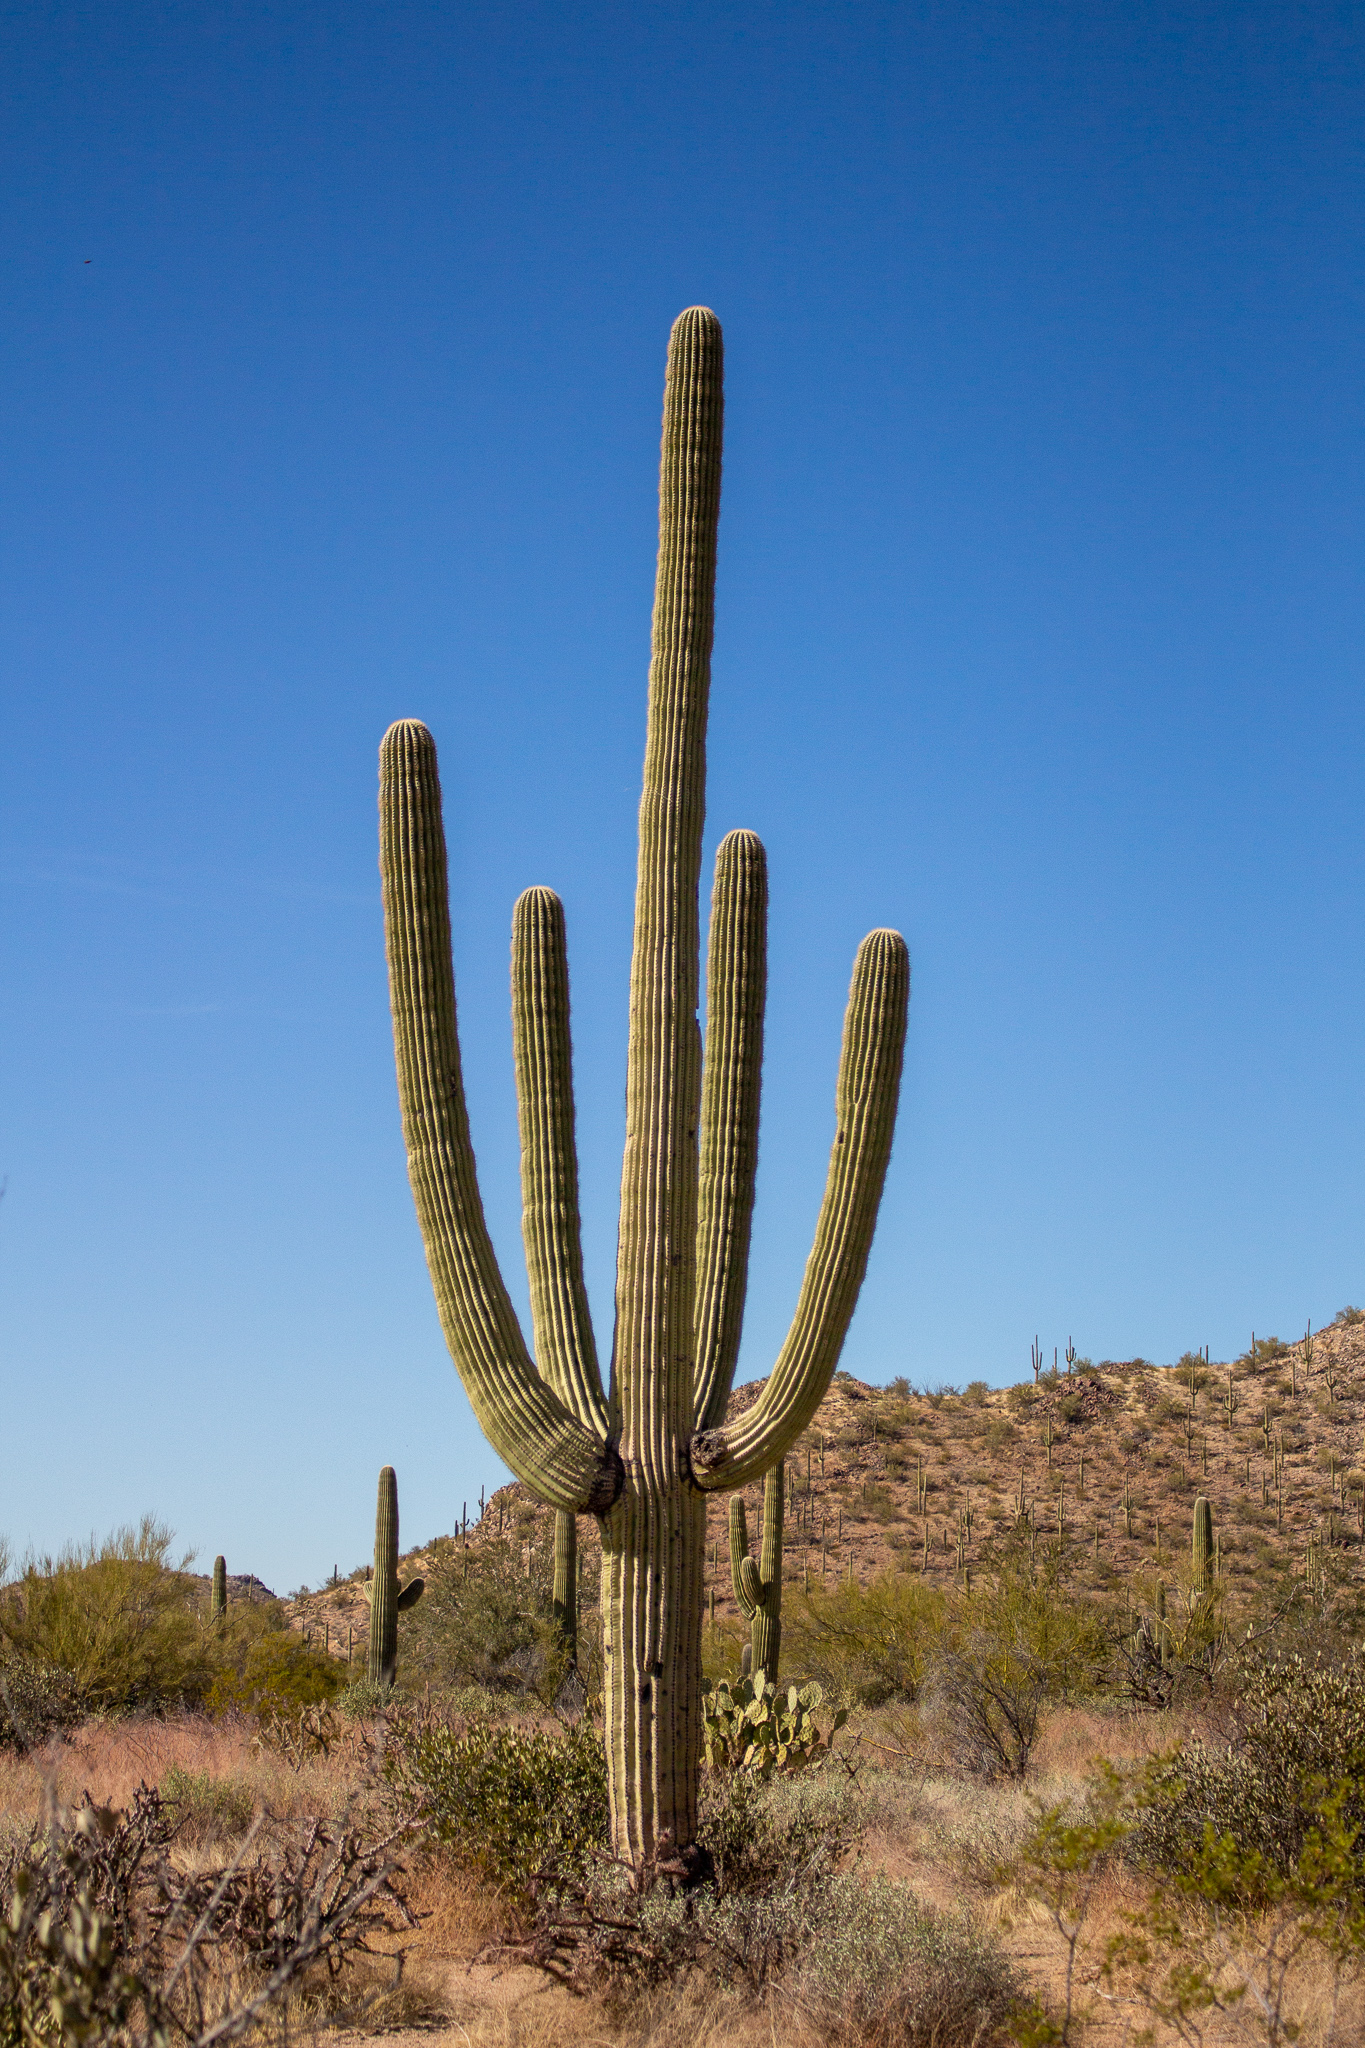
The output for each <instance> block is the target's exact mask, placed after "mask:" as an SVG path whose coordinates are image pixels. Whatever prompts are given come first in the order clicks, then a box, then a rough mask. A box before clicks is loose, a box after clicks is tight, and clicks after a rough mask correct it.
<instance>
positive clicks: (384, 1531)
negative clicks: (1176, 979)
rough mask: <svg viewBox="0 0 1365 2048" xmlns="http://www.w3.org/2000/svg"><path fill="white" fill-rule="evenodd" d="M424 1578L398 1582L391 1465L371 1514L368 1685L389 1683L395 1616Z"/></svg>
mask: <svg viewBox="0 0 1365 2048" xmlns="http://www.w3.org/2000/svg"><path fill="white" fill-rule="evenodd" d="M424 1584H425V1581H424V1580H422V1579H409V1581H408V1583H407V1585H406V1586H404V1587H403V1589H402V1590H401V1592H400V1590H399V1586H398V1475H397V1473H396V1472H395V1471H394V1469H393V1467H392V1465H385V1466H384V1468H383V1470H382V1471H381V1472H380V1474H379V1500H378V1503H377V1505H376V1507H375V1514H374V1577H373V1578H372V1579H370V1580H368V1581H367V1583H366V1586H365V1597H366V1599H367V1600H368V1601H369V1603H370V1657H369V1667H368V1672H367V1676H368V1678H369V1681H370V1684H371V1685H382V1686H384V1687H385V1688H387V1687H389V1686H391V1685H392V1684H393V1681H394V1677H395V1675H396V1673H397V1670H398V1617H399V1615H400V1614H405V1613H406V1612H407V1610H408V1608H409V1607H415V1606H416V1605H417V1602H418V1601H419V1600H420V1599H421V1597H422V1588H423V1585H424Z"/></svg>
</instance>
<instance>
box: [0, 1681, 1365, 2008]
mask: <svg viewBox="0 0 1365 2048" xmlns="http://www.w3.org/2000/svg"><path fill="white" fill-rule="evenodd" d="M897 1725H898V1724H895V1723H893V1722H892V1721H890V1720H888V1721H887V1722H886V1723H885V1724H883V1725H882V1734H883V1736H884V1737H886V1738H887V1740H888V1745H889V1746H891V1747H894V1746H895V1745H894V1744H893V1743H891V1742H890V1737H891V1734H892V1732H893V1729H894V1728H895V1727H896V1726H897ZM1187 1727H1188V1722H1187V1719H1184V1718H1181V1717H1179V1716H1174V1715H1147V1716H1135V1715H1127V1714H1112V1715H1111V1714H1101V1713H1097V1712H1086V1711H1080V1710H1073V1709H1067V1710H1063V1711H1059V1712H1057V1713H1054V1714H1053V1715H1052V1716H1051V1717H1050V1719H1049V1720H1048V1721H1047V1723H1046V1725H1045V1728H1044V1731H1043V1734H1042V1738H1041V1740H1040V1742H1039V1744H1038V1747H1037V1751H1036V1758H1037V1770H1036V1773H1035V1775H1034V1776H1033V1777H1032V1778H1031V1780H1030V1783H1029V1785H1028V1786H1027V1787H1026V1788H1021V1787H1019V1786H1016V1785H993V1786H982V1785H980V1784H976V1783H973V1782H971V1781H968V1780H966V1779H964V1778H962V1777H961V1776H958V1775H955V1774H953V1773H951V1772H948V1771H944V1770H930V1769H925V1768H918V1769H916V1768H912V1767H909V1766H907V1765H906V1764H905V1763H904V1762H901V1763H900V1764H899V1765H898V1766H896V1767H891V1768H888V1767H881V1768H877V1767H874V1766H871V1765H869V1766H867V1767H865V1768H864V1769H863V1771H862V1772H861V1774H860V1779H859V1783H860V1786H861V1789H862V1793H863V1795H864V1797H865V1799H866V1811H867V1819H868V1829H867V1835H866V1839H865V1841H864V1844H863V1849H862V1854H861V1867H862V1868H863V1869H865V1870H867V1871H868V1872H873V1871H882V1872H885V1873H886V1874H887V1875H890V1876H893V1877H896V1878H899V1879H902V1880H904V1881H906V1882H908V1883H909V1884H910V1886H911V1887H912V1888H913V1890H914V1891H915V1893H916V1894H917V1896H919V1897H920V1898H921V1899H922V1900H923V1901H924V1902H925V1903H926V1904H928V1905H931V1906H934V1907H937V1908H939V1909H941V1910H945V1911H949V1912H958V1911H960V1910H962V1908H963V1907H964V1904H965V1905H966V1907H967V1908H968V1909H969V1910H970V1912H971V1914H972V1916H973V1917H974V1918H975V1919H976V1920H977V1922H978V1923H979V1924H981V1925H982V1926H984V1927H989V1928H991V1929H993V1930H994V1931H996V1932H997V1933H998V1934H999V1936H1000V1938H1001V1939H1002V1940H1003V1942H1004V1944H1005V1946H1006V1948H1007V1949H1008V1951H1009V1953H1010V1955H1011V1956H1012V1958H1013V1959H1014V1960H1015V1962H1016V1963H1017V1964H1018V1965H1019V1966H1020V1967H1021V1968H1022V1969H1023V1970H1024V1971H1025V1972H1026V1973H1027V1974H1028V1976H1029V1977H1030V1979H1031V1980H1032V1982H1033V1983H1034V1985H1035V1986H1036V1988H1037V1989H1038V1991H1039V1992H1040V1993H1041V1994H1042V1996H1043V1997H1044V1999H1045V2000H1046V2001H1047V2002H1048V2003H1049V2004H1051V2005H1052V2006H1053V2008H1054V2009H1055V2008H1056V2005H1057V2003H1058V2001H1059V2000H1060V1997H1061V1991H1062V1983H1063V1970H1064V1962H1065V1955H1064V1949H1063V1945H1062V1942H1061V1940H1060V1938H1059V1936H1058V1934H1057V1931H1056V1929H1055V1928H1054V1927H1053V1926H1052V1924H1051V1923H1050V1921H1049V1919H1048V1918H1047V1915H1046V1913H1045V1912H1044V1911H1043V1910H1042V1909H1041V1908H1039V1907H1038V1906H1036V1905H1030V1904H1028V1903H1027V1902H1024V1901H1021V1900H1020V1898H1019V1897H1018V1896H1017V1895H1016V1894H1015V1892H1014V1891H1013V1889H1012V1888H1011V1886H1010V1885H1009V1884H1008V1883H1007V1882H1003V1881H1002V1879H1001V1874H1000V1873H1001V1869H1002V1867H1004V1866H1007V1865H1008V1864H1009V1863H1010V1861H1011V1859H1012V1858H1013V1857H1014V1856H1015V1855H1016V1854H1017V1851H1018V1848H1019V1845H1020V1843H1021V1841H1022V1840H1023V1837H1024V1835H1025V1833H1026V1832H1027V1830H1028V1828H1029V1826H1030V1824H1031V1821H1032V1819H1033V1815H1034V1811H1035V1807H1034V1801H1035V1800H1036V1799H1041V1800H1043V1801H1045V1802H1051V1801H1060V1800H1063V1799H1066V1798H1069V1797H1074V1796H1076V1795H1077V1794H1079V1793H1080V1792H1081V1790H1082V1789H1083V1786H1084V1782H1085V1779H1086V1777H1087V1775H1088V1772H1089V1769H1090V1767H1091V1764H1092V1762H1093V1760H1094V1759H1095V1758H1097V1757H1107V1758H1111V1759H1114V1760H1128V1759H1134V1758H1138V1757H1140V1756H1142V1755H1143V1754H1145V1753H1147V1752H1149V1751H1152V1750H1159V1749H1164V1748H1167V1747H1169V1746H1170V1745H1171V1744H1172V1743H1173V1742H1174V1741H1176V1740H1177V1739H1178V1738H1179V1736H1180V1735H1182V1734H1183V1733H1185V1732H1187ZM900 1732H902V1733H903V1732H904V1729H903V1728H902V1729H901V1731H900ZM176 1766H178V1767H179V1768H180V1769H181V1770H183V1771H186V1772H189V1773H191V1774H195V1775H201V1774H205V1773H207V1774H208V1775H209V1776H210V1777H213V1778H216V1779H227V1780H230V1781H232V1782H234V1783H236V1784H239V1785H242V1786H245V1787H246V1788H248V1789H249V1790H250V1793H251V1796H252V1798H253V1801H254V1802H255V1804H256V1807H257V1809H258V1810H259V1811H266V1810H268V1811H270V1812H272V1813H274V1814H277V1815H280V1816H281V1817H286V1818H287V1817H298V1816H304V1815H310V1814H316V1813H328V1814H331V1813H335V1812H336V1811H338V1810H339V1808H340V1807H341V1806H342V1805H343V1804H344V1802H345V1800H346V1798H347V1796H348V1794H350V1793H352V1792H353V1791H354V1788H355V1786H356V1783H357V1781H358V1779H359V1776H360V1759H359V1753H358V1750H357V1749H356V1748H355V1747H353V1746H352V1747H347V1748H346V1749H345V1750H343V1751H342V1752H341V1753H340V1754H334V1755H333V1756H332V1757H330V1758H328V1759H325V1760H322V1761H319V1762H316V1763H312V1764H310V1765H308V1766H307V1767H306V1768H305V1769H303V1770H301V1771H298V1772H295V1771H292V1770H290V1769H288V1767H287V1766H286V1765H285V1764H283V1763H282V1762H281V1761H280V1760H279V1759H278V1758H277V1757H275V1756H273V1755H271V1754H270V1753H269V1751H266V1750H263V1749H262V1748H261V1747H260V1745H259V1743H257V1742H256V1741H254V1740H253V1737H252V1733H251V1731H250V1729H249V1728H248V1727H245V1726H240V1725H233V1724H224V1723H213V1722H209V1721H206V1720H203V1719H200V1718H197V1717H182V1718H176V1719H171V1720H167V1721H163V1722H156V1721H137V1720H127V1721H123V1722H109V1723H103V1724H95V1725H92V1726H90V1727H88V1728H85V1729H82V1730H80V1731H78V1732H77V1733H76V1734H75V1735H73V1736H72V1737H71V1738H70V1739H69V1740H65V1741H61V1742H54V1743H53V1744H52V1745H51V1746H50V1747H49V1749H48V1750H47V1751H45V1752H44V1753H43V1754H42V1755H41V1756H35V1757H32V1758H28V1759H25V1760H22V1761H20V1760H16V1759H13V1758H10V1757H3V1758H0V1827H3V1828H7V1829H8V1830H10V1831H14V1830H17V1829H24V1828H26V1827H27V1826H28V1825H29V1824H30V1823H31V1822H32V1820H34V1819H35V1818H36V1817H37V1816H38V1814H39V1812H40V1810H41V1806H42V1802H43V1798H44V1794H45V1790H46V1788H47V1787H49V1786H51V1787H52V1788H54V1789H55V1791H56V1793H57V1796H58V1797H59V1798H60V1799H61V1800H62V1801H63V1802H70V1801H72V1800H73V1799H76V1798H79V1796H80V1795H81V1793H83V1792H85V1791H87V1790H88V1791H89V1792H90V1794H91V1796H92V1797H93V1798H94V1799H96V1800H97V1801H98V1802H100V1803H102V1804H110V1805H116V1806H117V1805H124V1804H126V1803H127V1801H128V1799H129V1798H130V1797H131V1794H132V1793H133V1791H134V1790H135V1789H136V1787H137V1786H138V1784H139V1783H143V1782H145V1783H148V1784H160V1783H161V1782H162V1781H163V1780H164V1778H165V1776H166V1774H167V1772H168V1771H170V1770H171V1769H172V1767H176ZM184 1853H185V1855H186V1857H187V1858H193V1857H195V1856H196V1855H201V1856H202V1855H206V1854H207V1855H213V1854H217V1855H221V1854H222V1853H223V1851H222V1850H221V1848H218V1849H215V1848H214V1847H213V1846H212V1845H210V1847H209V1848H207V1849H201V1850H198V1851H196V1850H193V1849H190V1850H187V1851H186V1852H184ZM1144 1896H1145V1894H1144V1891H1143V1888H1142V1887H1141V1885H1140V1884H1139V1883H1138V1882H1137V1881H1136V1880H1135V1879H1134V1878H1133V1877H1132V1876H1131V1875H1127V1874H1125V1873H1123V1872H1122V1871H1115V1872H1112V1873H1108V1874H1106V1875H1105V1876H1104V1877H1103V1879H1102V1880H1101V1881H1100V1883H1099V1884H1098V1885H1097V1887H1096V1889H1095V1893H1094V1896H1093V1899H1092V1901H1091V1906H1090V1911H1089V1917H1088V1920H1087V1925H1086V1929H1085V1935H1084V1942H1083V1966H1082V1973H1081V1974H1082V1980H1083V1998H1084V2002H1085V2005H1086V2007H1087V2017H1086V2019H1085V2022H1084V2024H1083V2025H1082V2026H1081V2027H1079V2028H1078V2029H1077V2031H1076V2033H1075V2036H1074V2039H1075V2042H1076V2044H1077V2048H1111V2044H1115V2048H1116V2044H1117V2043H1119V2042H1120V2041H1123V2040H1131V2039H1132V2038H1133V2037H1134V2035H1135V2033H1136V2031H1137V2029H1138V2027H1139V2025H1141V2024H1146V2023H1147V2016H1146V2015H1145V2014H1143V2013H1140V2012H1138V2011H1136V2010H1134V2009H1124V2008H1122V2007H1120V2006H1116V2005H1115V2004H1114V2003H1113V2002H1112V2000H1109V1999H1107V1998H1106V1997H1105V1995H1104V1986H1103V1985H1102V1984H1101V1982H1100V1981H1099V1976H1098V1959H1099V1958H1100V1956H1101V1955H1102V1953H1103V1948H1104V1944H1105V1941H1106V1940H1107V1938H1108V1937H1109V1935H1110V1934H1112V1933H1115V1932H1117V1931H1118V1930H1119V1929H1120V1927H1121V1926H1122V1924H1123V1916H1124V1915H1125V1913H1130V1912H1133V1911H1135V1910H1137V1909H1139V1908H1140V1906H1141V1904H1142V1902H1143V1898H1144ZM411 1898H412V1903H413V1905H414V1906H415V1908H416V1910H417V1912H418V1914H419V1916H420V1928H419V1931H418V1932H417V1934H416V1935H414V1936H410V1937H407V1938H406V1939H405V1940H404V1941H403V1942H402V1943H401V1947H402V1948H403V1950H404V1958H403V1967H402V1969H401V1972H399V1971H397V1969H396V1965H395V1962H394V1961H390V1960H387V1959H385V1958H383V1957H376V1958H368V1959H361V1960H360V1961H358V1962H357V1963H356V1964H355V1965H353V1966H352V1967H351V1968H350V1969H348V1971H347V1972H346V1974H345V1976H344V1977H343V1979H342V1980H340V1982H339V1983H337V1984H332V1985H329V1984H326V1983H325V1982H319V1981H314V1982H312V1983H309V1984H305V1985H304V1986H303V1987H302V1989H301V1990H299V1991H298V1992H297V1993H296V1994H295V1995H294V1996H293V1997H292V1998H291V2000H290V2002H289V2005H288V2006H287V2008H285V2009H284V2010H283V2011H282V2012H281V2013H279V2014H277V2015H275V2016H274V2018H273V2019H272V2020H271V2022H270V2024H269V2026H268V2027H267V2028H266V2029H264V2030H263V2038H266V2039H268V2040H272V2041H273V2040H274V2039H275V2038H276V2037H277V2036H278V2038H279V2039H280V2040H283V2039H285V2038H286V2037H287V2035H289V2034H292V2035H293V2036H294V2037H295V2038H297V2037H298V2036H299V2035H300V2034H303V2035H313V2036H318V2035H322V2034H325V2035H326V2037H327V2038H328V2039H329V2040H330V2041H334V2042H336V2043H337V2044H338V2048H342V2044H344V2043H346V2042H347V2041H348V2040H359V2039H361V2038H362V2037H363V2038H372V2037H375V2036H379V2035H382V2036H383V2037H384V2039H385V2040H386V2041H387V2042H389V2043H391V2044H393V2048H418V2044H419V2043H420V2044H421V2048H456V2044H460V2048H704V2044H705V2048H774V2044H777V2043H781V2044H784V2048H785V2044H790V2048H820V2044H822V2043H824V2042H826V2041H827V2040H828V2038H829V2037H828V2034H827V2033H822V2032H821V2030H820V2027H819V2026H818V2025H817V2023H816V2022H815V2021H814V2020H813V2019H812V2018H811V2016H810V2015H809V2014H807V2013H805V2012H803V2011H802V2010H800V2009H799V2008H798V2007H797V2006H795V2005H794V2004H793V2003H792V2001H791V1999H790V1998H788V1997H787V1996H785V1995H784V1994H783V1993H782V1992H781V1991H780V1990H779V1991H776V1992H773V1993H771V1994H770V1995H769V1996H768V1997H767V1998H766V1999H764V2000H754V1999H751V1998H745V1997H740V1996H738V1995H735V1996H726V1995H724V1994H721V1993H718V1992H717V1991H716V1990H715V1989H714V1988H713V1987H709V1986H702V1985H701V1984H694V1985H692V1986H690V1987H689V1986H684V1987H683V1988H682V1989H681V1990H678V1989H677V1988H676V1987H674V1988H672V1989H670V1990H668V1991H667V1992H665V1993H660V1994H657V1995H652V1996H651V1997H649V1998H647V1999H645V2000H643V2001H642V2002H641V2003H640V2004H639V2005H638V2006H636V2007H635V2008H634V2009H633V2010H632V2011H631V2012H630V2013H629V2014H628V2015H626V2016H624V2017H623V2016H620V2015H613V2014H610V2013H608V2012H607V2010H606V2009H605V2008H603V2007H601V2006H600V2005H598V2004H597V2003H596V2002H594V2001H592V2000H583V1999H576V1998H574V1997H572V1996H571V1995H570V1994H569V1993H567V1992H566V1991H565V1990H563V1989H562V1988H561V1987H559V1986H557V1985H553V1984H550V1983H548V1982H547V1981H546V1980H545V1979H543V1978H541V1977H540V1976H538V1975H537V1974H536V1973H534V1972H532V1971H529V1970H525V1969H507V1970H503V1971H501V1972H499V1971H495V1970H492V1969H490V1968H488V1967H487V1966H484V1965H480V1964H479V1963H478V1962H477V1960H476V1958H477V1957H478V1956H479V1954H480V1953H481V1952H483V1951H484V1950H485V1949H486V1947H487V1945H488V1944H489V1943H490V1941H492V1940H493V1939H494V1938H495V1937H496V1936H497V1935H498V1934H499V1933H500V1932H501V1931H502V1928H503V1924H504V1915H503V1910H502V1906H501V1902H500V1901H499V1899H498V1898H497V1897H496V1895H494V1894H492V1893H490V1892H489V1891H488V1890H487V1889H485V1888H483V1887H481V1886H479V1885H478V1884H476V1883H475V1882H474V1881H473V1880H471V1879H470V1878H469V1877H468V1876H467V1875H466V1874H463V1873H461V1872H460V1871H458V1870H457V1869H455V1868H454V1867H452V1866H451V1865H450V1864H449V1863H448V1861H446V1860H445V1859H444V1858H442V1857H438V1856H433V1857H429V1858H424V1859H420V1860H419V1861H418V1863H417V1864H416V1866H415V1867H414V1869H413V1872H412V1880H411ZM1255 1935H1256V1930H1255V1929H1254V1928H1252V1929H1249V1930H1248V1931H1247V1939H1246V1942H1245V1944H1244V1948H1245V1959H1246V1963H1247V1966H1248V1968H1251V1967H1252V1966H1254V1962H1255V1954H1256V1949H1255ZM395 1946H396V1947H397V1946H399V1944H395ZM1331 1992H1332V1986H1331V1979H1330V1973H1329V1971H1328V1970H1327V1969H1326V1968H1325V1967H1324V1966H1323V1964H1322V1963H1321V1961H1320V1960H1319V1959H1317V1958H1315V1957H1312V1956H1309V1957H1306V1958H1304V1959H1303V1961H1302V1962H1301V1963H1300V1964H1299V1965H1298V1966H1297V1969H1296V1973H1295V1977H1294V1980H1293V1983H1292V1988H1291V2001H1290V2002H1291V2008H1292V2011H1293V2014H1294V2017H1295V2018H1296V2020H1297V2021H1298V2022H1299V2024H1300V2026H1301V2030H1302V2031H1301V2034H1300V2040H1301V2043H1302V2048H1325V2044H1326V2042H1327V2039H1328V2035H1327V2026H1328V2020H1329V2018H1330V2007H1331ZM1153 2038H1154V2041H1155V2043H1156V2044H1157V2048H1165V2044H1166V2043H1168V2042H1169V2043H1174V2042H1175V2041H1176V2039H1177V2038H1178V2037H1177V2036H1176V2034H1175V2033H1174V2032H1173V2031H1171V2030H1170V2029H1167V2028H1163V2027H1162V2026H1161V2025H1159V2024H1158V2025H1157V2027H1156V2030H1155V2034H1154V2037H1153ZM1205 2039H1206V2041H1207V2043H1208V2048H1224V2044H1225V2048H1243V2044H1250V2043H1252V2042H1255V2041H1258V2040H1263V2039H1264V2033H1263V2031H1262V2030H1260V2029H1259V2028H1258V2026H1257V2024H1256V2022H1255V2019H1254V2014H1253V2011H1252V2009H1251V2006H1250V2004H1249V2003H1248V2002H1244V2004H1243V2007H1242V2008H1241V2009H1240V2010H1238V2011H1236V2012H1234V2013H1232V2014H1230V2015H1228V2016H1226V2017H1225V2018H1222V2019H1219V2018H1217V2017H1215V2019H1214V2021H1213V2022H1212V2023H1211V2024H1210V2025H1209V2026H1208V2027H1207V2029H1206V2034H1205ZM1359 2040H1365V1996H1362V1991H1361V1988H1360V1987H1359V1986H1351V1987H1348V1989H1347V1991H1346V1994H1345V1996H1344V1998H1343V1999H1342V2001H1341V2004H1340V2009H1339V2011H1338V2013H1337V2018H1336V2035H1335V2043H1336V2048H1344V2044H1346V2043H1348V2042H1350V2043H1353V2042H1356V2041H1359Z"/></svg>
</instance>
